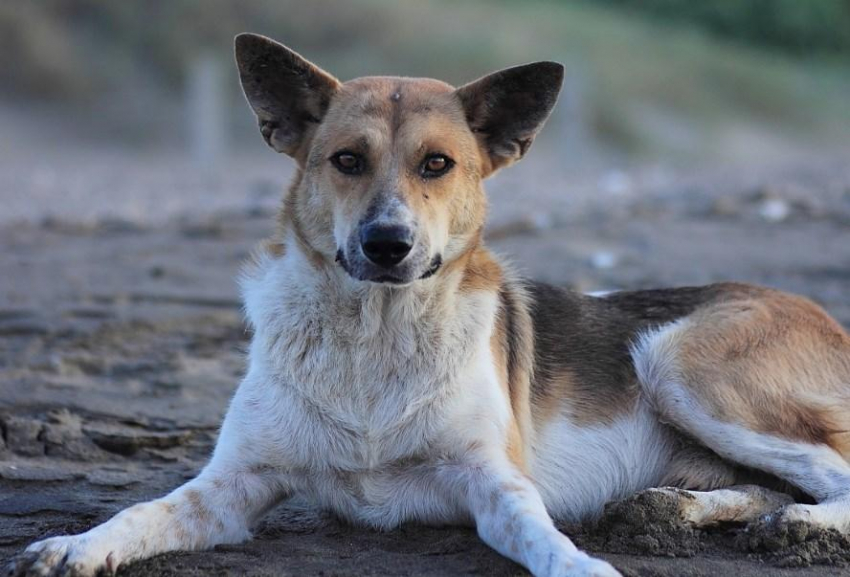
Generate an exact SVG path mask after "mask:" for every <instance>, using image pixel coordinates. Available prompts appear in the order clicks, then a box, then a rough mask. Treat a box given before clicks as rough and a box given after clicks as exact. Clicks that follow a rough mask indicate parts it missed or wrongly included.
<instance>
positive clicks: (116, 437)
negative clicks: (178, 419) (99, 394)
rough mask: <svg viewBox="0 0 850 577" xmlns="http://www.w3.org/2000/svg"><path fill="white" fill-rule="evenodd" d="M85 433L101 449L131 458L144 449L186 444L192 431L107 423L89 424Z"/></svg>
mask: <svg viewBox="0 0 850 577" xmlns="http://www.w3.org/2000/svg"><path fill="white" fill-rule="evenodd" d="M83 432H84V433H85V434H86V435H87V436H88V437H89V438H90V439H91V440H92V441H93V442H94V443H95V444H96V445H97V446H98V447H100V448H101V449H103V450H104V451H109V452H110V453H117V454H119V455H124V456H130V455H133V454H135V453H136V452H137V451H138V450H139V449H142V448H153V449H168V448H171V447H176V446H178V445H181V444H184V443H185V442H186V441H188V440H189V439H190V438H191V436H192V432H191V431H149V430H146V429H138V428H134V427H126V426H121V425H113V424H106V423H97V424H87V425H84V426H83Z"/></svg>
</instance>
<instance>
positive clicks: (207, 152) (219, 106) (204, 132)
mask: <svg viewBox="0 0 850 577" xmlns="http://www.w3.org/2000/svg"><path fill="white" fill-rule="evenodd" d="M186 118H187V121H188V123H189V126H188V134H189V141H188V145H189V153H190V155H191V157H192V159H193V160H194V161H195V162H196V163H197V164H199V165H201V166H202V167H204V168H210V167H212V166H215V164H216V162H217V161H218V160H219V159H220V158H221V157H222V156H223V155H224V152H225V138H226V115H225V85H224V75H223V70H222V66H221V62H220V61H219V59H217V58H216V57H215V55H214V54H212V53H209V52H207V53H203V54H201V55H200V56H199V57H198V58H196V59H195V60H194V61H193V62H192V63H191V65H190V70H189V75H188V82H187V87H186Z"/></svg>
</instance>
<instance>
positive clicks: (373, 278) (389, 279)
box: [336, 249, 443, 285]
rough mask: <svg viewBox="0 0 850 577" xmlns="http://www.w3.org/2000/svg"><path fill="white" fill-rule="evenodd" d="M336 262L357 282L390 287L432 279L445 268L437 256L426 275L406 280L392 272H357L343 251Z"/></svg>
mask: <svg viewBox="0 0 850 577" xmlns="http://www.w3.org/2000/svg"><path fill="white" fill-rule="evenodd" d="M336 262H337V263H339V266H340V267H342V269H343V270H344V271H345V272H347V273H348V275H349V276H350V277H351V278H353V279H356V280H362V281H368V282H373V283H376V284H390V285H405V284H410V283H411V282H413V281H416V280H424V279H426V278H430V277H432V276H434V275H435V274H437V271H439V270H440V268H441V267H442V266H443V257H442V256H441V255H439V254H438V255H437V256H435V257H434V258H433V259H431V264H430V265H429V266H428V268H427V269H426V270H425V272H424V273H422V274H421V275H419V276H418V277H415V278H414V279H410V278H405V277H404V276H400V275H395V274H392V273H391V272H386V271H381V272H380V273H379V274H368V273H369V271H366V270H359V271H358V270H356V269H355V268H354V267H352V266H351V263H349V261H348V259H347V258H345V253H343V251H342V249H340V250H338V251H337V252H336Z"/></svg>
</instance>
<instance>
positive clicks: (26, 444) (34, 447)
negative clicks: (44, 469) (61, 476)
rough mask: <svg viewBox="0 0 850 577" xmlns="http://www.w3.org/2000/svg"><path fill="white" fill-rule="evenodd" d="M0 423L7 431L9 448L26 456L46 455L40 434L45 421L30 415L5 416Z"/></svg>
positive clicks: (0, 418) (0, 419)
mask: <svg viewBox="0 0 850 577" xmlns="http://www.w3.org/2000/svg"><path fill="white" fill-rule="evenodd" d="M0 424H2V426H3V429H4V430H5V431H6V445H7V446H8V448H9V450H10V451H12V452H14V453H17V454H18V455H24V456H26V457H38V456H41V455H44V443H43V442H42V441H41V440H40V439H39V435H40V434H41V432H42V429H43V428H44V423H42V422H41V421H39V420H36V419H32V418H29V417H17V416H12V415H8V416H3V417H0Z"/></svg>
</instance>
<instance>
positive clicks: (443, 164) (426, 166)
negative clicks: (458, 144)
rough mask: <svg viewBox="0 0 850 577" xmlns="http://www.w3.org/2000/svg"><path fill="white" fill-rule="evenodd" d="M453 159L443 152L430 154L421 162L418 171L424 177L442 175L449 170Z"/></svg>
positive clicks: (452, 164)
mask: <svg viewBox="0 0 850 577" xmlns="http://www.w3.org/2000/svg"><path fill="white" fill-rule="evenodd" d="M452 166H454V161H453V160H452V159H451V158H449V157H448V156H446V155H445V154H432V155H430V156H428V157H427V158H426V159H425V161H424V162H423V163H422V168H421V169H420V172H421V174H422V176H424V177H425V178H435V177H437V176H442V175H444V174H445V173H447V172H448V171H449V170H451V168H452Z"/></svg>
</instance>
